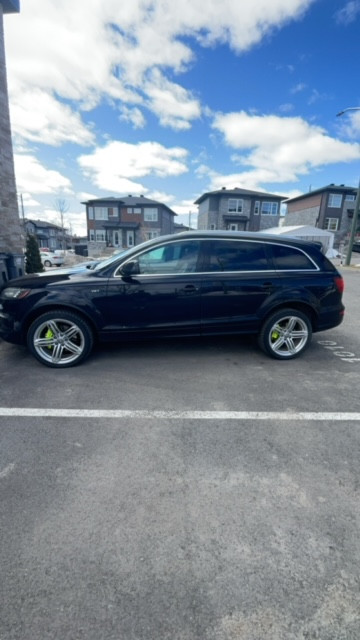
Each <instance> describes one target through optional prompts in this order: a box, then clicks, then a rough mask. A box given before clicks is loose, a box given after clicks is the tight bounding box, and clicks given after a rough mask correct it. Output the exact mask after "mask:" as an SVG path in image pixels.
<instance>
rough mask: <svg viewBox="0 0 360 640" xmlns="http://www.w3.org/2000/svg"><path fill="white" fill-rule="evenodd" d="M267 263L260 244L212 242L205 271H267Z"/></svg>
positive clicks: (229, 241)
mask: <svg viewBox="0 0 360 640" xmlns="http://www.w3.org/2000/svg"><path fill="white" fill-rule="evenodd" d="M269 268H271V267H269V263H268V260H267V257H266V251H265V247H264V245H263V244H262V243H261V242H256V241H255V242H249V241H247V240H245V241H243V240H213V241H212V242H211V243H210V250H209V255H208V258H207V264H206V265H205V266H204V270H205V271H212V272H216V271H220V272H231V271H267V270H268V269H269Z"/></svg>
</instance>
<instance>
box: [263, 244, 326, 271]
mask: <svg viewBox="0 0 360 640" xmlns="http://www.w3.org/2000/svg"><path fill="white" fill-rule="evenodd" d="M269 246H270V247H271V251H272V254H273V261H274V266H275V269H277V270H278V271H309V270H310V271H316V270H317V266H316V265H315V263H314V262H313V261H312V260H311V259H310V258H309V257H308V256H307V255H306V254H305V253H304V252H303V251H302V250H301V249H297V248H296V247H290V246H288V245H280V244H272V245H269Z"/></svg>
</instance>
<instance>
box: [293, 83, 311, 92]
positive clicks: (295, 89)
mask: <svg viewBox="0 0 360 640" xmlns="http://www.w3.org/2000/svg"><path fill="white" fill-rule="evenodd" d="M306 87H307V85H306V84H305V83H304V82H298V84H296V85H295V86H294V87H292V89H290V93H292V94H295V93H301V91H304V90H305V89H306Z"/></svg>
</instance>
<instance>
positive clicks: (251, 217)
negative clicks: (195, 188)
mask: <svg viewBox="0 0 360 640" xmlns="http://www.w3.org/2000/svg"><path fill="white" fill-rule="evenodd" d="M283 200H285V197H284V196H280V195H275V194H273V193H264V192H263V191H249V190H248V189H240V188H235V189H226V188H225V187H223V188H222V189H220V190H219V191H210V192H208V193H204V194H203V195H202V196H200V198H198V199H197V200H196V201H195V204H197V205H199V217H198V228H199V229H223V230H229V231H263V230H266V229H269V228H270V227H276V226H278V224H279V219H280V205H281V202H282V201H283Z"/></svg>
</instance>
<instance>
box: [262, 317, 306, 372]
mask: <svg viewBox="0 0 360 640" xmlns="http://www.w3.org/2000/svg"><path fill="white" fill-rule="evenodd" d="M311 336H312V328H311V322H310V319H309V317H308V316H307V315H306V314H305V313H303V312H302V311H298V310H297V309H280V311H276V312H275V313H273V314H272V315H271V316H269V317H268V318H267V319H266V320H265V322H264V324H263V326H262V328H261V331H260V333H259V336H258V342H259V346H260V348H261V349H262V350H263V351H265V353H267V355H269V356H270V357H271V358H276V359H277V360H292V359H293V358H297V357H298V356H299V355H300V354H301V353H303V352H304V351H305V349H306V348H307V346H308V345H309V344H310V341H311Z"/></svg>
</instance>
